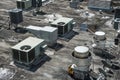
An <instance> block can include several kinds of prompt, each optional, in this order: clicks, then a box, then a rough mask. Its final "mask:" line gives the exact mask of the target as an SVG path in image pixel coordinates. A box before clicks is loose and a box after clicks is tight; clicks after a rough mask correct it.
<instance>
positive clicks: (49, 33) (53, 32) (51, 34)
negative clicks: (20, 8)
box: [26, 25, 58, 46]
mask: <svg viewBox="0 0 120 80" xmlns="http://www.w3.org/2000/svg"><path fill="white" fill-rule="evenodd" d="M26 29H27V30H28V31H29V32H31V33H32V34H34V35H35V36H36V37H38V38H41V39H44V40H45V41H46V42H47V44H48V45H49V46H52V45H54V44H55V43H56V42H57V38H58V34H57V32H58V29H57V28H54V27H50V26H45V27H38V26H31V25H30V26H28V27H26Z"/></svg>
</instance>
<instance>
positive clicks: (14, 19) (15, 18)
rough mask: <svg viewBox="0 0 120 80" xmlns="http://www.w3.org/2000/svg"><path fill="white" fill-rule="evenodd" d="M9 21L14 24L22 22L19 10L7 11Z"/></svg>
mask: <svg viewBox="0 0 120 80" xmlns="http://www.w3.org/2000/svg"><path fill="white" fill-rule="evenodd" d="M9 16H10V21H11V23H14V24H19V23H21V22H23V15H22V10H21V9H12V10H10V11H9Z"/></svg>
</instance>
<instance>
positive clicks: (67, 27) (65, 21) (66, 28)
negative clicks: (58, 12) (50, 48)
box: [51, 17, 74, 36]
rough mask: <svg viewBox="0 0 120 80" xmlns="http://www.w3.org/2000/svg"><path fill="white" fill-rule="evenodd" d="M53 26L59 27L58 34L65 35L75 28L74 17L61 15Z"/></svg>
mask: <svg viewBox="0 0 120 80" xmlns="http://www.w3.org/2000/svg"><path fill="white" fill-rule="evenodd" d="M51 26H52V27H57V28H58V36H64V35H65V34H67V33H68V32H70V31H71V30H72V29H73V26H74V24H73V18H66V17H61V18H59V19H57V20H55V21H54V22H52V23H51Z"/></svg>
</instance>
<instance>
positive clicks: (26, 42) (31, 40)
mask: <svg viewBox="0 0 120 80" xmlns="http://www.w3.org/2000/svg"><path fill="white" fill-rule="evenodd" d="M43 41H44V40H43V39H39V38H35V37H28V38H26V39H25V40H23V41H21V42H20V43H18V44H16V45H15V46H13V47H12V49H16V50H20V51H24V52H28V51H30V50H31V49H33V48H35V47H36V46H37V45H39V44H40V43H42V42H43ZM25 45H26V46H30V47H31V48H30V49H28V50H21V47H22V46H25Z"/></svg>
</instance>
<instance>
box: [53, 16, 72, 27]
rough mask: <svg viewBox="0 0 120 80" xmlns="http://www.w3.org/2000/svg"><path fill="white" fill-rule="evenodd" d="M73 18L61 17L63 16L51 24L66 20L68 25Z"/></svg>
mask: <svg viewBox="0 0 120 80" xmlns="http://www.w3.org/2000/svg"><path fill="white" fill-rule="evenodd" d="M72 20H73V18H66V17H61V18H59V19H57V20H55V21H53V22H52V23H51V24H52V25H58V23H59V22H64V23H65V24H64V25H66V24H68V23H69V22H70V21H72Z"/></svg>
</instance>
